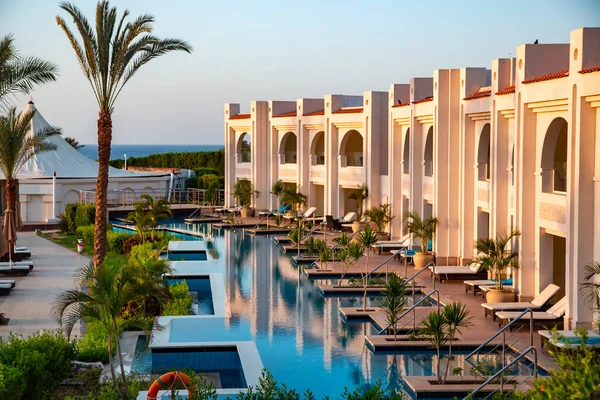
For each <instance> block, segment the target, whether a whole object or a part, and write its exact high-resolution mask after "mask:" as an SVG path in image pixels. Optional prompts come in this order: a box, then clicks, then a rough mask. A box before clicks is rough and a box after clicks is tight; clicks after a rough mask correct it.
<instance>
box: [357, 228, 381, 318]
mask: <svg viewBox="0 0 600 400" xmlns="http://www.w3.org/2000/svg"><path fill="white" fill-rule="evenodd" d="M378 240H379V237H378V236H377V232H375V231H373V230H372V229H371V227H370V226H367V227H366V228H365V229H363V230H362V231H361V232H360V234H359V236H358V242H359V243H360V244H361V245H362V247H363V248H364V249H366V250H367V259H366V261H365V267H364V272H363V285H364V295H363V311H366V310H367V285H368V282H367V281H368V277H369V253H371V252H370V251H369V249H370V248H371V246H373V245H374V244H375V243H377V241H378Z"/></svg>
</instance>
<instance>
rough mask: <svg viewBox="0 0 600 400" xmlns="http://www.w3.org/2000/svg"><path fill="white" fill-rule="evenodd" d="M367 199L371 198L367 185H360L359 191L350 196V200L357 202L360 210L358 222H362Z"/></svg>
mask: <svg viewBox="0 0 600 400" xmlns="http://www.w3.org/2000/svg"><path fill="white" fill-rule="evenodd" d="M367 197H369V187H368V186H367V184H366V183H363V184H362V185H358V191H356V192H354V193H351V194H350V196H348V199H349V200H354V201H355V202H356V207H357V209H358V217H357V218H356V220H357V221H360V220H361V218H362V215H363V205H364V203H365V200H366V199H367Z"/></svg>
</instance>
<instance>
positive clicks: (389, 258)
mask: <svg viewBox="0 0 600 400" xmlns="http://www.w3.org/2000/svg"><path fill="white" fill-rule="evenodd" d="M367 251H368V250H367ZM394 257H396V255H395V254H392V255H391V256H389V257H388V258H386V259H385V260H383V261H382V262H381V264H379V265H378V266H376V267H375V268H373V269H372V270H371V271H369V272H368V273H367V275H366V277H365V279H369V276H371V274H372V273H373V272H375V271H377V270H378V269H379V268H381V267H383V266H384V265H385V266H386V270H385V279H386V280H387V277H388V272H389V271H388V269H387V265H388V263H389V262H390V260H392V259H393V258H394Z"/></svg>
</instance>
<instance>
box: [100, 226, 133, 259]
mask: <svg viewBox="0 0 600 400" xmlns="http://www.w3.org/2000/svg"><path fill="white" fill-rule="evenodd" d="M130 237H131V235H130V234H128V233H125V232H115V231H108V232H107V233H106V240H107V241H108V251H114V252H115V253H119V254H124V252H123V244H124V243H125V241H126V240H127V239H129V238H130Z"/></svg>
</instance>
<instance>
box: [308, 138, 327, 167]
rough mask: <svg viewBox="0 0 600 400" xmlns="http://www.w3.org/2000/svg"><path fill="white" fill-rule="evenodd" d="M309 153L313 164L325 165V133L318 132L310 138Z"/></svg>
mask: <svg viewBox="0 0 600 400" xmlns="http://www.w3.org/2000/svg"><path fill="white" fill-rule="evenodd" d="M310 154H311V156H312V164H313V165H325V133H324V132H319V133H317V134H316V135H315V137H314V138H313V140H312V144H311V148H310Z"/></svg>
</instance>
